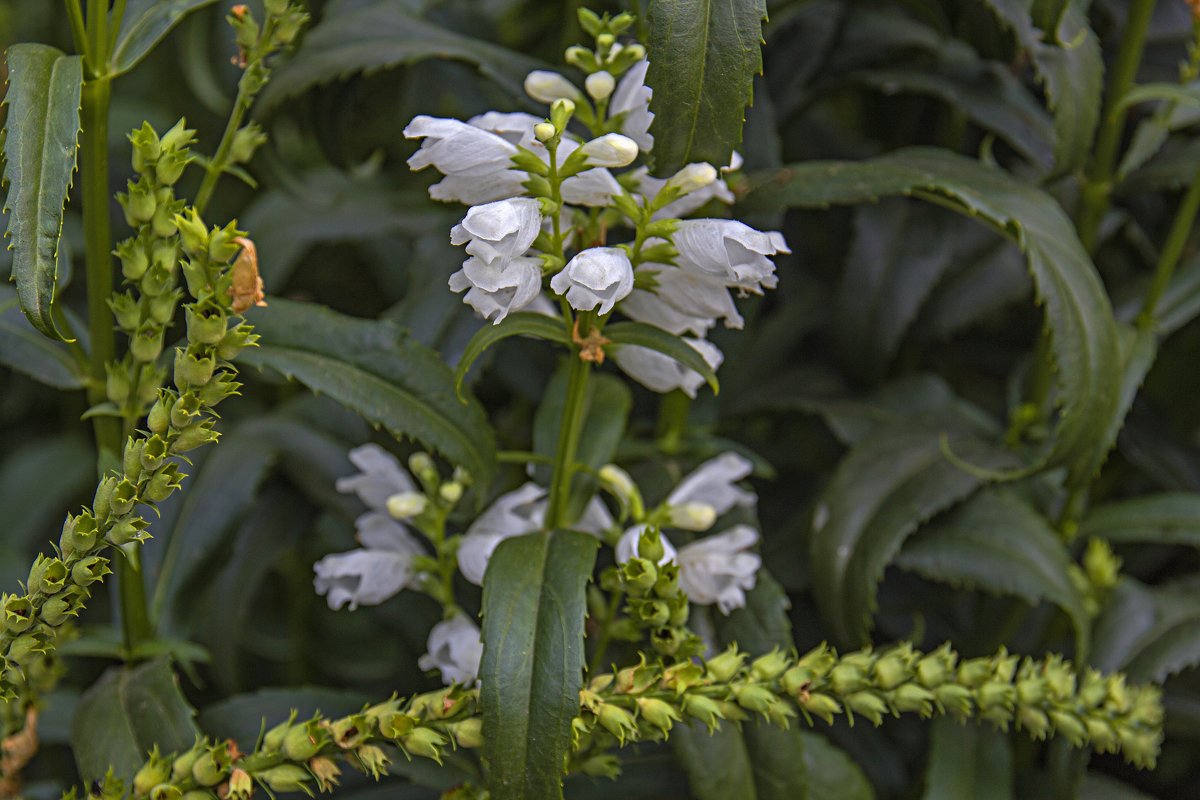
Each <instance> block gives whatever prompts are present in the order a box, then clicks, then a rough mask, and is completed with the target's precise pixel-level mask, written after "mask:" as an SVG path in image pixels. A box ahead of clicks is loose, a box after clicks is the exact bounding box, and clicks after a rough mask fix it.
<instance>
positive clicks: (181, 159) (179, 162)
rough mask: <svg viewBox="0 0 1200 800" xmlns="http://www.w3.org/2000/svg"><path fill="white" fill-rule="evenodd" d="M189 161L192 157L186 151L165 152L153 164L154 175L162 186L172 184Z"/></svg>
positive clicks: (181, 173)
mask: <svg viewBox="0 0 1200 800" xmlns="http://www.w3.org/2000/svg"><path fill="white" fill-rule="evenodd" d="M191 161H192V157H191V156H190V155H188V154H187V153H186V152H175V153H167V154H165V155H163V157H162V158H160V159H159V160H158V163H157V164H155V165H154V177H155V178H157V179H158V182H159V183H161V184H163V185H164V186H174V185H175V183H176V182H177V181H178V180H179V179H180V177H182V176H183V170H184V168H185V167H186V166H187V165H188V164H189V163H190V162H191ZM172 232H173V231H172ZM169 235H170V234H168V236H169Z"/></svg>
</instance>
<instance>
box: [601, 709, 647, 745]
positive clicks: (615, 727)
mask: <svg viewBox="0 0 1200 800" xmlns="http://www.w3.org/2000/svg"><path fill="white" fill-rule="evenodd" d="M596 718H597V720H599V722H600V725H601V726H602V727H603V728H604V729H605V730H606V731H608V732H609V733H611V734H612V735H613V736H615V737H616V738H617V741H618V742H620V743H621V744H622V745H624V744H625V740H626V738H630V739H633V738H636V737H637V723H636V722H634V720H633V714H630V713H629V712H628V711H626V710H625V709H623V708H621V707H620V706H614V705H613V704H612V703H604V704H602V705H601V706H600V713H599V714H597V715H596Z"/></svg>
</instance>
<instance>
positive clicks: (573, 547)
mask: <svg viewBox="0 0 1200 800" xmlns="http://www.w3.org/2000/svg"><path fill="white" fill-rule="evenodd" d="M599 544H600V543H599V540H597V539H596V538H595V537H593V536H588V535H587V534H583V533H576V532H574V531H551V532H548V533H542V532H538V533H530V534H526V535H525V536H519V537H515V538H512V539H507V540H505V541H504V542H501V544H500V546H499V547H497V548H496V552H495V553H494V554H493V555H492V558H491V561H489V562H488V568H487V574H486V575H485V576H484V581H483V662H482V665H481V668H480V675H479V677H480V681H481V685H482V689H481V695H480V702H481V704H482V706H483V739H484V757H485V759H486V760H487V763H488V788H489V789H490V790H491V793H492V797H494V798H496V800H558V798H561V797H562V775H563V770H564V766H565V757H566V754H567V752H568V751H569V750H570V747H571V720H573V719H574V718H575V717H576V716H577V715H578V714H579V690H580V689H581V688H582V687H583V623H584V617H585V615H586V613H587V603H586V598H585V594H586V592H585V589H586V587H587V582H588V580H589V579H590V578H591V574H592V566H593V565H594V564H595V561H596V549H597V548H598V546H599Z"/></svg>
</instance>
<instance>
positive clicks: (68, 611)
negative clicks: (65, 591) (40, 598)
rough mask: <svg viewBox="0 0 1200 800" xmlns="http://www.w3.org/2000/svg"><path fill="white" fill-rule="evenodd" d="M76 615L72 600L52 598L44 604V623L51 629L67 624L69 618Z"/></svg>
mask: <svg viewBox="0 0 1200 800" xmlns="http://www.w3.org/2000/svg"><path fill="white" fill-rule="evenodd" d="M75 615H76V611H75V609H74V608H72V604H71V602H70V600H68V599H67V598H65V597H62V596H58V597H51V598H50V599H49V600H47V601H46V602H45V603H43V604H42V613H41V618H42V622H45V623H46V624H47V625H49V626H50V627H51V628H57V627H58V626H59V625H62V624H63V623H64V622H66V621H67V619H68V618H69V617H73V616H75Z"/></svg>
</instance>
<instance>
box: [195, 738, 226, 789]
mask: <svg viewBox="0 0 1200 800" xmlns="http://www.w3.org/2000/svg"><path fill="white" fill-rule="evenodd" d="M229 766H230V757H229V750H228V748H227V747H226V746H225V745H215V746H213V747H210V748H209V749H208V750H207V751H206V752H205V753H203V754H202V755H201V756H200V757H199V758H197V759H196V761H195V763H193V764H192V780H194V781H195V782H196V783H198V784H200V785H201V786H216V785H217V784H218V783H221V782H222V781H223V780H225V778H226V776H227V775H229Z"/></svg>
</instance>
